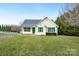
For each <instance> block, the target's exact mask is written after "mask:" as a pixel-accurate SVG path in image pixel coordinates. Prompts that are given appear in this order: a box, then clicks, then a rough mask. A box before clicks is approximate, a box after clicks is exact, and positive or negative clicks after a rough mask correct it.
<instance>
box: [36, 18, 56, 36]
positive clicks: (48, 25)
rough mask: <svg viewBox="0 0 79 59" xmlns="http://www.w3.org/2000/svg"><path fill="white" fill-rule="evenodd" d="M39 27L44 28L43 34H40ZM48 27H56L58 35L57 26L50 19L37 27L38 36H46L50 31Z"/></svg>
mask: <svg viewBox="0 0 79 59" xmlns="http://www.w3.org/2000/svg"><path fill="white" fill-rule="evenodd" d="M38 27H43V29H44V30H43V32H38ZM48 27H55V33H56V34H57V25H56V24H55V23H54V22H52V20H50V19H48V18H47V19H45V20H43V21H42V22H41V23H39V24H38V25H37V27H36V32H35V34H36V35H46V32H47V31H48Z"/></svg>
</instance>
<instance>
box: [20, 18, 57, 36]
mask: <svg viewBox="0 0 79 59" xmlns="http://www.w3.org/2000/svg"><path fill="white" fill-rule="evenodd" d="M21 33H22V34H35V35H46V34H47V33H50V34H52V33H55V34H58V26H57V24H56V23H54V21H53V20H52V19H49V18H48V17H45V18H44V19H26V20H24V22H23V23H22V25H21Z"/></svg>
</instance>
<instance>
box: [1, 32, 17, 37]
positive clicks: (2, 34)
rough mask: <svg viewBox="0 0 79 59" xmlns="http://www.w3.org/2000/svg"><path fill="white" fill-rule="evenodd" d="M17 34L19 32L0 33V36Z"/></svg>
mask: <svg viewBox="0 0 79 59" xmlns="http://www.w3.org/2000/svg"><path fill="white" fill-rule="evenodd" d="M15 35H18V33H0V37H6V36H15Z"/></svg>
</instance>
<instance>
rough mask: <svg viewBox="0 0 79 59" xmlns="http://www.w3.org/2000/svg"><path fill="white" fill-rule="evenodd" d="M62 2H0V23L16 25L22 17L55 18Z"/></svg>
mask: <svg viewBox="0 0 79 59" xmlns="http://www.w3.org/2000/svg"><path fill="white" fill-rule="evenodd" d="M64 5H65V4H62V3H16V4H11V3H6V4H0V24H15V25H18V24H20V23H22V22H23V21H24V19H43V18H44V17H46V16H47V17H49V18H51V19H53V20H54V21H55V20H56V18H57V16H58V15H59V11H60V10H61V7H63V6H64Z"/></svg>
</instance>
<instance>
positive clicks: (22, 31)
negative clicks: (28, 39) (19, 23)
mask: <svg viewBox="0 0 79 59" xmlns="http://www.w3.org/2000/svg"><path fill="white" fill-rule="evenodd" d="M21 33H22V34H32V28H31V30H30V32H26V31H24V28H23V27H22V28H21Z"/></svg>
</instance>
